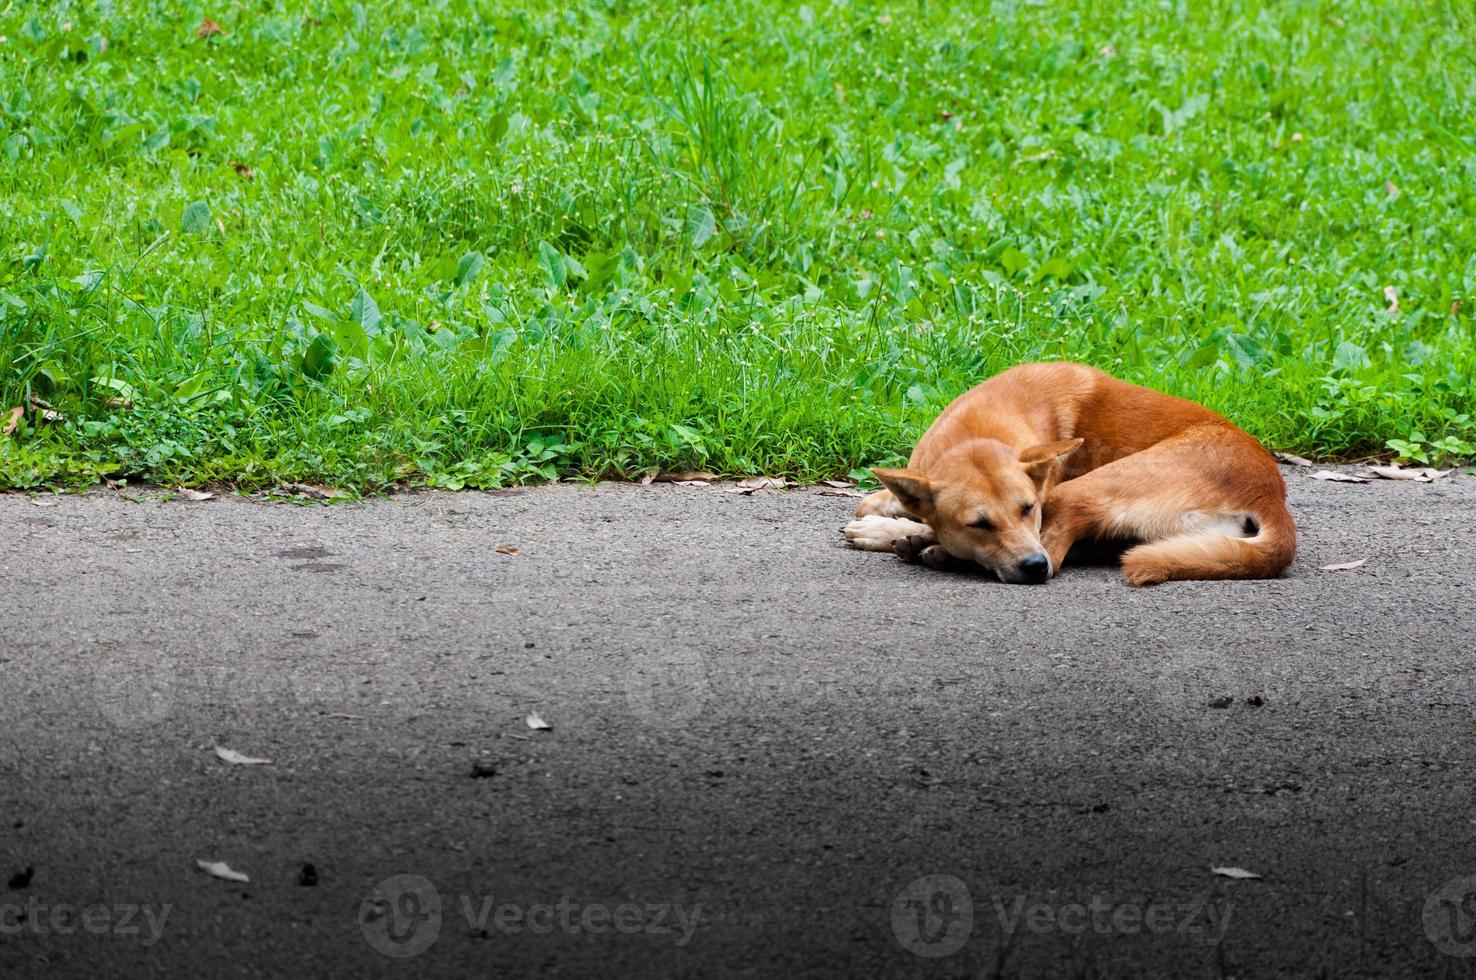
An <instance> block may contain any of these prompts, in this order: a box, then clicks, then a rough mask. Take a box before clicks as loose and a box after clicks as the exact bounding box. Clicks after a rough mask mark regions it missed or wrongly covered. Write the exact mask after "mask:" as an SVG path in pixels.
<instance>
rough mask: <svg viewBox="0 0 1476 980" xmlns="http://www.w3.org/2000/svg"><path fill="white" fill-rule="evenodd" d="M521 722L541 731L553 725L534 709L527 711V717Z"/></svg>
mask: <svg viewBox="0 0 1476 980" xmlns="http://www.w3.org/2000/svg"><path fill="white" fill-rule="evenodd" d="M523 723H524V724H525V725H527V726H528V727H529V728H531V729H533V730H534V731H543V730H544V729H547V728H552V727H553V726H552V725H550V724H549V723H548V722H546V721H544V720H543V716H542V715H540V714H539V713H538V712H536V711H530V712H528V717H526V718H524V719H523Z"/></svg>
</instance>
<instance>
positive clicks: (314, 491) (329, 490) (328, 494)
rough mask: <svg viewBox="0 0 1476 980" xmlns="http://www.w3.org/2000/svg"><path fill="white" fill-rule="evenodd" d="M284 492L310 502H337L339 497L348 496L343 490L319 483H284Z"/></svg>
mask: <svg viewBox="0 0 1476 980" xmlns="http://www.w3.org/2000/svg"><path fill="white" fill-rule="evenodd" d="M282 490H283V491H285V492H287V493H292V494H296V495H297V496H299V497H307V498H308V499H310V500H337V499H338V498H339V497H346V496H348V494H346V493H344V492H343V491H342V490H336V489H334V488H333V487H328V486H323V485H322V484H317V483H284V484H282Z"/></svg>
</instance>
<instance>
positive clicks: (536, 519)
mask: <svg viewBox="0 0 1476 980" xmlns="http://www.w3.org/2000/svg"><path fill="white" fill-rule="evenodd" d="M1288 479H1289V482H1290V484H1291V487H1292V507H1293V511H1294V513H1295V514H1296V516H1297V518H1298V521H1299V523H1300V527H1301V536H1302V537H1301V540H1302V545H1301V553H1300V555H1299V557H1298V559H1297V562H1296V564H1295V566H1294V567H1293V568H1292V569H1291V571H1290V573H1289V574H1288V575H1287V576H1286V577H1285V578H1283V579H1280V580H1276V581H1271V582H1223V583H1175V584H1169V585H1165V586H1159V587H1156V588H1151V589H1146V590H1135V589H1131V588H1129V587H1127V586H1125V585H1123V584H1122V583H1121V582H1120V581H1119V580H1118V578H1117V576H1116V574H1115V573H1114V572H1113V570H1112V569H1111V568H1110V567H1078V568H1068V569H1067V570H1066V571H1065V573H1064V574H1063V575H1062V576H1061V577H1060V578H1058V579H1056V580H1055V581H1053V582H1051V583H1050V584H1048V585H1045V586H1040V587H1027V586H1006V585H1001V584H998V583H995V582H993V581H990V580H988V579H986V578H984V577H981V576H977V575H967V574H957V573H942V572H935V571H929V570H925V569H920V568H917V567H912V566H908V565H904V564H902V563H900V562H898V561H896V560H895V559H892V558H891V557H889V556H880V555H874V554H865V553H861V552H856V551H852V550H849V549H847V548H846V547H845V546H844V545H843V542H842V539H841V538H840V535H839V533H838V530H839V528H840V527H841V526H842V525H843V524H844V523H845V520H846V518H847V515H848V514H849V512H850V509H851V507H852V506H853V504H854V501H853V500H851V499H848V498H845V497H841V496H831V495H825V494H823V493H821V492H818V491H815V490H794V491H785V492H759V493H755V494H753V495H751V496H745V495H741V494H736V493H729V492H725V488H723V487H719V486H710V487H679V486H670V485H653V486H649V487H640V486H631V485H613V484H603V485H598V486H593V487H591V486H582V485H558V486H551V487H544V488H530V489H513V490H506V491H500V492H492V493H461V494H445V493H416V494H407V495H404V496H398V497H394V498H390V499H386V500H376V501H366V502H360V503H350V504H338V505H333V506H322V505H313V506H292V505H285V504H269V503H264V502H260V501H255V500H249V499H244V498H230V497H222V498H218V499H215V500H210V501H207V502H203V503H188V502H184V501H179V500H162V499H158V496H157V494H155V495H149V494H145V497H146V498H147V499H142V500H130V499H127V498H125V497H124V496H123V495H122V494H120V493H117V492H94V493H89V494H86V495H83V496H76V497H58V498H48V499H46V500H45V501H44V502H45V503H49V504H51V506H38V505H37V503H36V502H34V501H33V500H32V499H31V498H28V497H26V496H22V495H5V496H0V597H3V615H4V620H3V624H0V976H5V977H11V976H15V977H24V976H56V977H109V976H118V977H138V976H241V977H268V976H297V977H306V976H323V977H378V976H386V977H388V976H456V977H460V976H466V977H497V976H526V975H548V976H566V977H584V976H621V975H623V976H691V977H716V976H757V977H773V976H837V977H868V976H878V977H880V976H917V977H931V976H936V977H1012V978H1013V977H1139V976H1142V977H1176V978H1178V977H1206V978H1223V977H1239V978H1251V977H1319V976H1321V977H1363V976H1369V977H1372V976H1471V975H1473V973H1476V967H1473V964H1476V877H1473V876H1476V806H1473V803H1476V786H1473V772H1476V770H1473V762H1476V745H1473V734H1476V677H1473V672H1472V670H1471V665H1470V658H1471V655H1472V625H1473V622H1476V615H1473V614H1476V598H1473V586H1476V569H1473V562H1476V478H1472V477H1469V476H1463V475H1456V476H1453V477H1450V478H1448V479H1445V480H1441V481H1439V482H1436V483H1433V484H1428V485H1423V484H1420V485H1416V484H1407V483H1394V482H1379V483H1371V484H1367V485H1352V484H1331V483H1321V482H1317V481H1314V480H1311V479H1309V478H1308V477H1307V475H1306V473H1305V471H1288ZM498 545H506V546H510V547H511V548H516V549H517V550H518V553H517V554H501V553H498V552H497V550H496V548H497V546H498ZM1359 559H1366V560H1367V561H1366V564H1364V565H1363V566H1361V567H1359V568H1356V569H1353V570H1350V571H1322V570H1320V566H1323V565H1327V564H1335V563H1342V562H1350V561H1356V560H1359ZM530 711H531V712H536V714H537V715H538V716H539V717H541V718H542V719H544V720H546V722H547V723H548V724H549V725H551V726H552V727H551V728H549V729H540V730H535V729H533V728H530V727H529V725H528V723H527V717H528V715H529V712H530ZM217 746H219V747H222V748H224V749H229V750H232V751H235V752H240V753H243V754H245V755H247V756H252V757H258V758H265V759H270V760H271V762H270V764H263V765H234V764H230V763H228V762H226V761H223V760H222V759H220V758H219V757H218V756H217V754H216V752H215V747H217ZM202 860H203V861H211V862H214V861H220V862H225V863H226V864H227V865H229V867H230V868H232V869H234V870H236V871H239V872H242V873H244V874H245V875H247V876H248V877H249V879H250V880H249V882H245V883H241V882H232V881H227V880H221V879H219V878H216V877H212V876H210V875H208V874H206V873H205V872H203V871H201V870H200V869H199V868H198V867H197V861H202ZM308 865H311V868H310V869H308V868H306V866H308ZM1212 868H1228V869H1242V870H1244V871H1247V872H1250V873H1252V874H1256V875H1259V876H1260V877H1259V878H1232V877H1226V876H1225V875H1223V874H1215V873H1212V871H1211V869H1212ZM28 870H29V873H27V872H28ZM7 881H8V886H9V887H3V886H4V885H5V883H6V882H7Z"/></svg>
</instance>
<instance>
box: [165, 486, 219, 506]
mask: <svg viewBox="0 0 1476 980" xmlns="http://www.w3.org/2000/svg"><path fill="white" fill-rule="evenodd" d="M174 492H175V493H177V494H179V496H180V499H181V500H188V501H191V502H193V503H199V502H200V501H202V500H210V499H211V498H212V497H214V496H215V494H213V493H211V492H210V491H208V490H191V489H190V488H189V487H176V488H175V490H174Z"/></svg>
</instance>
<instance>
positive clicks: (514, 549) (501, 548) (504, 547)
mask: <svg viewBox="0 0 1476 980" xmlns="http://www.w3.org/2000/svg"><path fill="white" fill-rule="evenodd" d="M493 550H495V551H496V552H497V553H498V554H499V555H521V554H522V553H523V552H522V549H521V548H519V547H518V546H517V545H515V544H500V545H498V546H497V547H496V548H495V549H493Z"/></svg>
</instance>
